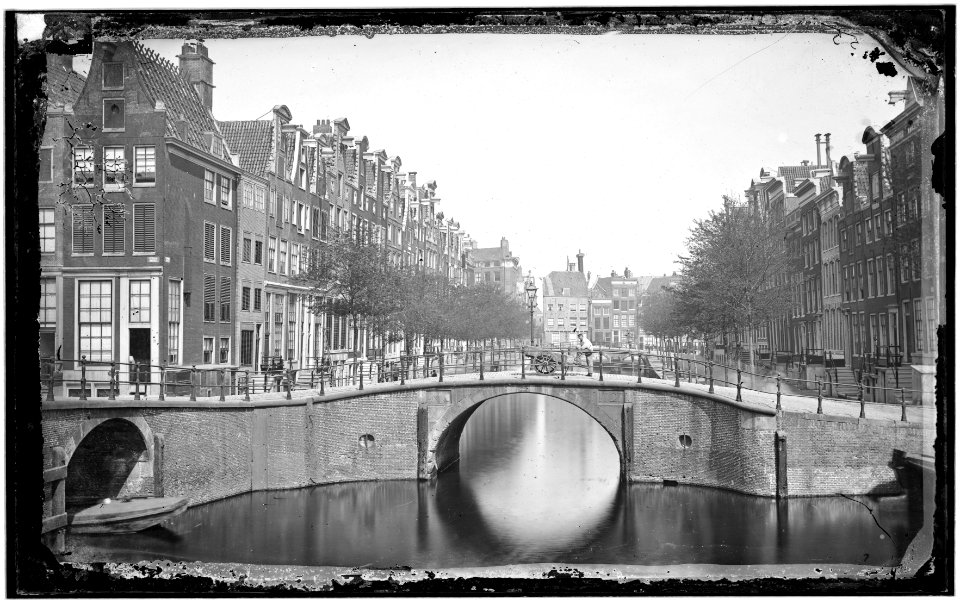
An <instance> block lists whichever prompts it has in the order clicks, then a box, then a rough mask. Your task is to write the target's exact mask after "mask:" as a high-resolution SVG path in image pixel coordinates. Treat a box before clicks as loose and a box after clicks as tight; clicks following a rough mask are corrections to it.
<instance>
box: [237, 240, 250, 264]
mask: <svg viewBox="0 0 960 605" xmlns="http://www.w3.org/2000/svg"><path fill="white" fill-rule="evenodd" d="M251 248H253V240H251V239H250V238H249V237H244V238H243V248H242V249H241V251H240V261H241V262H244V263H249V262H250V250H251Z"/></svg>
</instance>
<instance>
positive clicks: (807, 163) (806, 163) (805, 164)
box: [800, 160, 810, 166]
mask: <svg viewBox="0 0 960 605" xmlns="http://www.w3.org/2000/svg"><path fill="white" fill-rule="evenodd" d="M800 165H801V166H809V165H810V160H803V161H802V162H800Z"/></svg>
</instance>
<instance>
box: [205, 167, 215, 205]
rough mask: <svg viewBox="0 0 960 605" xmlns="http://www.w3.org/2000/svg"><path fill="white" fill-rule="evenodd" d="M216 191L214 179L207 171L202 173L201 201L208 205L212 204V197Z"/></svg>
mask: <svg viewBox="0 0 960 605" xmlns="http://www.w3.org/2000/svg"><path fill="white" fill-rule="evenodd" d="M215 190H216V177H215V175H214V174H213V173H212V172H211V171H209V170H204V171H203V201H205V202H207V203H208V204H212V203H214V200H213V195H214V192H215Z"/></svg>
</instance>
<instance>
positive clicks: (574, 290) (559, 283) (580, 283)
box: [543, 271, 589, 298]
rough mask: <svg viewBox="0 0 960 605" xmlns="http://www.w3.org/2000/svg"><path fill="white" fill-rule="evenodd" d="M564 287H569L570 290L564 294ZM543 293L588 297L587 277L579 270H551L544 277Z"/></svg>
mask: <svg viewBox="0 0 960 605" xmlns="http://www.w3.org/2000/svg"><path fill="white" fill-rule="evenodd" d="M564 288H569V289H570V292H569V293H568V294H564V293H563V289H564ZM543 295H544V296H569V297H571V298H587V297H588V296H589V292H588V291H587V278H586V276H584V274H583V273H580V272H579V271H551V272H550V273H549V274H548V275H547V276H546V277H544V278H543Z"/></svg>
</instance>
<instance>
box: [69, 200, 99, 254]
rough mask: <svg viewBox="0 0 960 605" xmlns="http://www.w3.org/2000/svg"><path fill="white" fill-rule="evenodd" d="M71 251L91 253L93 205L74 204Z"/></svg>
mask: <svg viewBox="0 0 960 605" xmlns="http://www.w3.org/2000/svg"><path fill="white" fill-rule="evenodd" d="M72 210H73V253H74V254H93V233H94V229H93V206H92V205H86V204H85V205H74V206H73V207H72Z"/></svg>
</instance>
